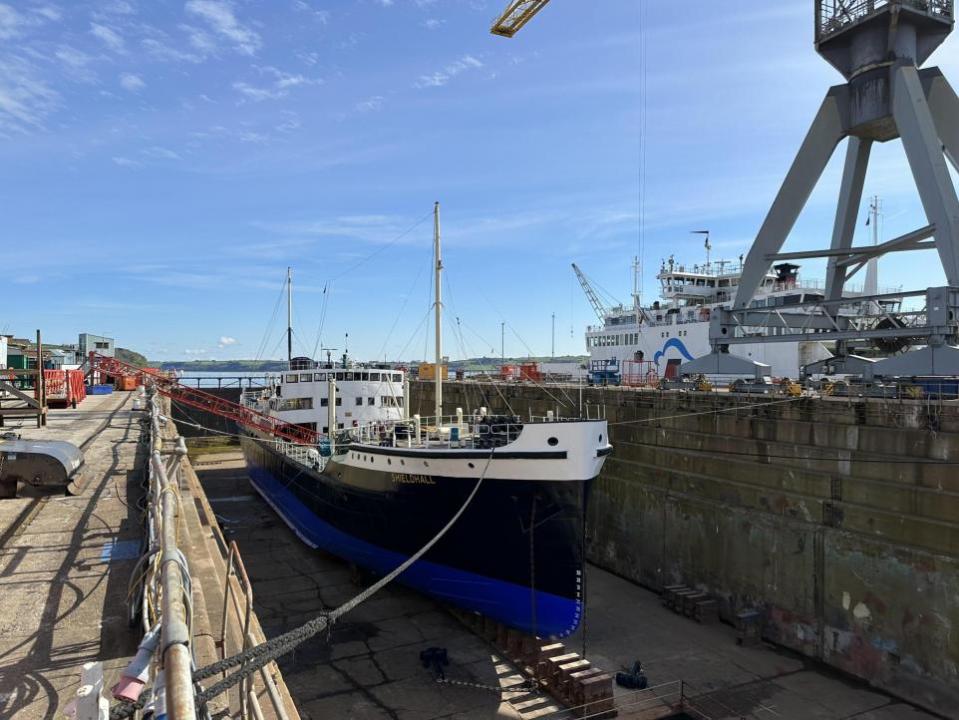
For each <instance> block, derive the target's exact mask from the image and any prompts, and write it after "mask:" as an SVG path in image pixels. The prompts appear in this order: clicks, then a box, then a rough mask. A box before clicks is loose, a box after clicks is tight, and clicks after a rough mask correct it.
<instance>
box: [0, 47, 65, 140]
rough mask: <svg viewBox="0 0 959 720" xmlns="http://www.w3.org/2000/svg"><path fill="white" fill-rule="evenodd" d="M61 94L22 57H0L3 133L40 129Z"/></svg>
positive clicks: (0, 120)
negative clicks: (44, 80)
mask: <svg viewBox="0 0 959 720" xmlns="http://www.w3.org/2000/svg"><path fill="white" fill-rule="evenodd" d="M59 97H60V96H59V95H58V94H57V92H56V91H54V90H53V89H52V88H51V87H49V86H48V85H47V84H46V83H45V82H43V81H42V80H40V79H39V77H38V73H37V72H36V71H35V68H34V67H33V66H32V65H30V64H29V63H27V62H26V61H24V60H22V59H20V58H0V136H4V135H7V134H8V133H24V132H27V131H28V130H30V129H36V128H39V127H40V126H41V124H42V121H43V118H45V117H46V116H47V115H48V114H49V113H50V112H51V111H52V110H53V108H54V107H56V105H57V104H58V102H59Z"/></svg>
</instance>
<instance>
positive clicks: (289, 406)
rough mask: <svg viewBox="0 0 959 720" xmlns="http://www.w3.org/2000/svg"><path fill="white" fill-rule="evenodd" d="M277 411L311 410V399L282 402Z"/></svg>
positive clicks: (294, 399)
mask: <svg viewBox="0 0 959 720" xmlns="http://www.w3.org/2000/svg"><path fill="white" fill-rule="evenodd" d="M278 409H279V410H280V412H285V411H288V410H312V409H313V398H310V397H305V398H289V399H287V400H283V401H282V402H281V403H280V407H279V408H278Z"/></svg>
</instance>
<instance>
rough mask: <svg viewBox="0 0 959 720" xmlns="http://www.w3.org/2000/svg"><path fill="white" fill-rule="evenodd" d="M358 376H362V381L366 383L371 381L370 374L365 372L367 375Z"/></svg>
mask: <svg viewBox="0 0 959 720" xmlns="http://www.w3.org/2000/svg"><path fill="white" fill-rule="evenodd" d="M357 374H358V375H359V376H360V377H359V379H360V380H363V381H364V382H369V380H370V374H369V373H368V372H365V373H357Z"/></svg>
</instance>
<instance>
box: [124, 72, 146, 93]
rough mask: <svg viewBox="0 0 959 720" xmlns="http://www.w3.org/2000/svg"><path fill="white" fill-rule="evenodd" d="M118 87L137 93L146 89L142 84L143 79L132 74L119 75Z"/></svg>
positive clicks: (144, 84) (143, 83)
mask: <svg viewBox="0 0 959 720" xmlns="http://www.w3.org/2000/svg"><path fill="white" fill-rule="evenodd" d="M120 85H121V86H122V87H123V89H124V90H129V91H130V92H137V91H138V90H142V89H143V88H145V87H146V83H145V82H143V78H141V77H140V76H139V75H134V74H133V73H121V74H120Z"/></svg>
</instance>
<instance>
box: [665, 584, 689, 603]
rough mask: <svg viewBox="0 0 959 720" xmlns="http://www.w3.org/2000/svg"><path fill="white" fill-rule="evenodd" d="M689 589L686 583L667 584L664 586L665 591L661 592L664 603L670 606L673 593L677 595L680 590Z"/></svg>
mask: <svg viewBox="0 0 959 720" xmlns="http://www.w3.org/2000/svg"><path fill="white" fill-rule="evenodd" d="M688 589H689V588H687V587H686V586H685V585H666V586H665V587H664V588H663V592H662V593H661V594H660V595H661V598H662V603H663V605H665V606H666V607H669V605H670V603H671V602H672V599H673V595H675V594H676V593H677V592H679V591H680V590H688Z"/></svg>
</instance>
